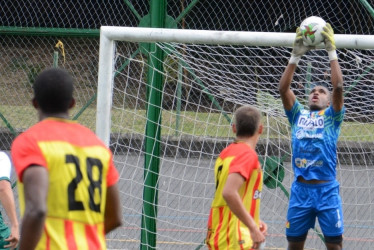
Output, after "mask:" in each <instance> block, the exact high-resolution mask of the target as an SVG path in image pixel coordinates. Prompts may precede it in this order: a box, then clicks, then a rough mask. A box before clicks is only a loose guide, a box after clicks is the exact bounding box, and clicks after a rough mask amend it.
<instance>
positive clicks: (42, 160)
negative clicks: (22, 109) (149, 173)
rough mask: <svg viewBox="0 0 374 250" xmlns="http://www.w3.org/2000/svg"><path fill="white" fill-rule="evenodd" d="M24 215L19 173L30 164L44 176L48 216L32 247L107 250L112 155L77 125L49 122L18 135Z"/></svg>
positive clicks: (16, 144)
mask: <svg viewBox="0 0 374 250" xmlns="http://www.w3.org/2000/svg"><path fill="white" fill-rule="evenodd" d="M12 159H13V162H14V166H15V169H16V172H17V175H18V179H19V182H18V185H17V186H18V191H19V202H20V210H21V214H22V215H23V213H24V209H25V204H24V193H23V183H22V174H23V172H24V170H25V169H26V168H28V167H29V166H31V165H39V166H43V167H45V168H46V169H47V170H48V174H49V190H48V197H47V209H48V212H47V218H46V221H45V225H44V232H43V235H42V237H41V239H40V241H39V243H38V246H37V248H36V249H60V250H65V249H66V250H72V249H79V250H86V249H87V250H88V249H106V243H105V233H104V213H105V211H104V210H105V201H106V193H107V187H109V186H111V185H114V184H115V183H116V182H117V181H118V178H119V175H118V172H117V170H116V169H115V167H114V163H113V156H112V153H111V151H110V150H109V149H108V148H107V147H106V146H105V145H104V144H103V143H102V142H101V141H100V140H99V139H98V137H97V136H96V135H95V134H94V133H93V132H92V131H91V130H89V129H88V128H86V127H84V126H82V125H80V124H79V123H76V122H73V121H70V120H65V119H55V118H48V119H45V120H43V121H41V122H39V123H37V124H35V125H34V126H33V127H31V128H30V129H29V130H27V131H26V132H24V133H22V134H21V135H20V136H18V137H17V138H16V139H15V141H14V143H13V145H12Z"/></svg>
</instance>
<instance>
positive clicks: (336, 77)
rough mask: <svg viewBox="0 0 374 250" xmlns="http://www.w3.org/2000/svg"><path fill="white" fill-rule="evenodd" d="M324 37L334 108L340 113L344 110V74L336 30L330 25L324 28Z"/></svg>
mask: <svg viewBox="0 0 374 250" xmlns="http://www.w3.org/2000/svg"><path fill="white" fill-rule="evenodd" d="M322 36H323V37H324V38H325V48H326V51H327V53H328V55H329V60H330V67H331V84H332V87H333V90H332V98H331V99H332V106H333V108H334V111H336V112H338V111H340V110H342V108H343V74H342V71H341V69H340V65H339V62H338V56H337V53H336V46H335V39H334V30H333V29H332V27H331V25H330V24H329V23H327V24H326V26H325V27H324V28H323V32H322Z"/></svg>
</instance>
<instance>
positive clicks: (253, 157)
mask: <svg viewBox="0 0 374 250" xmlns="http://www.w3.org/2000/svg"><path fill="white" fill-rule="evenodd" d="M257 167H259V166H258V157H257V154H256V153H255V152H254V151H245V152H244V153H242V154H240V155H238V156H235V159H233V160H232V162H231V164H230V168H229V174H231V173H239V174H240V175H241V176H243V178H244V179H246V180H247V179H248V178H249V176H250V174H251V173H252V170H253V169H255V168H257Z"/></svg>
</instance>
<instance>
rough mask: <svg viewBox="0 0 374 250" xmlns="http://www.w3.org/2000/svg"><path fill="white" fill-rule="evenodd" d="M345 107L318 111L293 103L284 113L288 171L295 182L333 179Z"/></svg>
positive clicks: (330, 107)
mask: <svg viewBox="0 0 374 250" xmlns="http://www.w3.org/2000/svg"><path fill="white" fill-rule="evenodd" d="M344 113H345V108H344V107H343V108H342V110H341V111H339V112H335V111H334V109H333V107H332V106H329V107H328V108H326V109H323V110H320V111H309V110H306V109H304V106H303V105H301V104H300V103H299V102H298V101H297V100H296V102H295V104H294V105H293V107H292V109H291V110H290V111H287V110H286V115H287V118H288V121H289V122H290V124H291V135H292V168H293V171H294V176H295V180H296V179H297V177H299V176H302V177H303V178H304V179H305V180H312V179H316V180H335V178H336V162H337V155H336V154H337V142H338V137H339V134H340V127H341V124H342V122H343V118H344Z"/></svg>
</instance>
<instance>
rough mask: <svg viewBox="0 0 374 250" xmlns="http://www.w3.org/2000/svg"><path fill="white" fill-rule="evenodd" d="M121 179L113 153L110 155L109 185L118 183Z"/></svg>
mask: <svg viewBox="0 0 374 250" xmlns="http://www.w3.org/2000/svg"><path fill="white" fill-rule="evenodd" d="M118 180H119V173H118V171H117V169H116V167H115V165H114V162H113V155H112V153H111V156H110V162H109V170H108V175H107V186H108V187H110V186H113V185H114V184H116V183H117V182H118Z"/></svg>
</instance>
